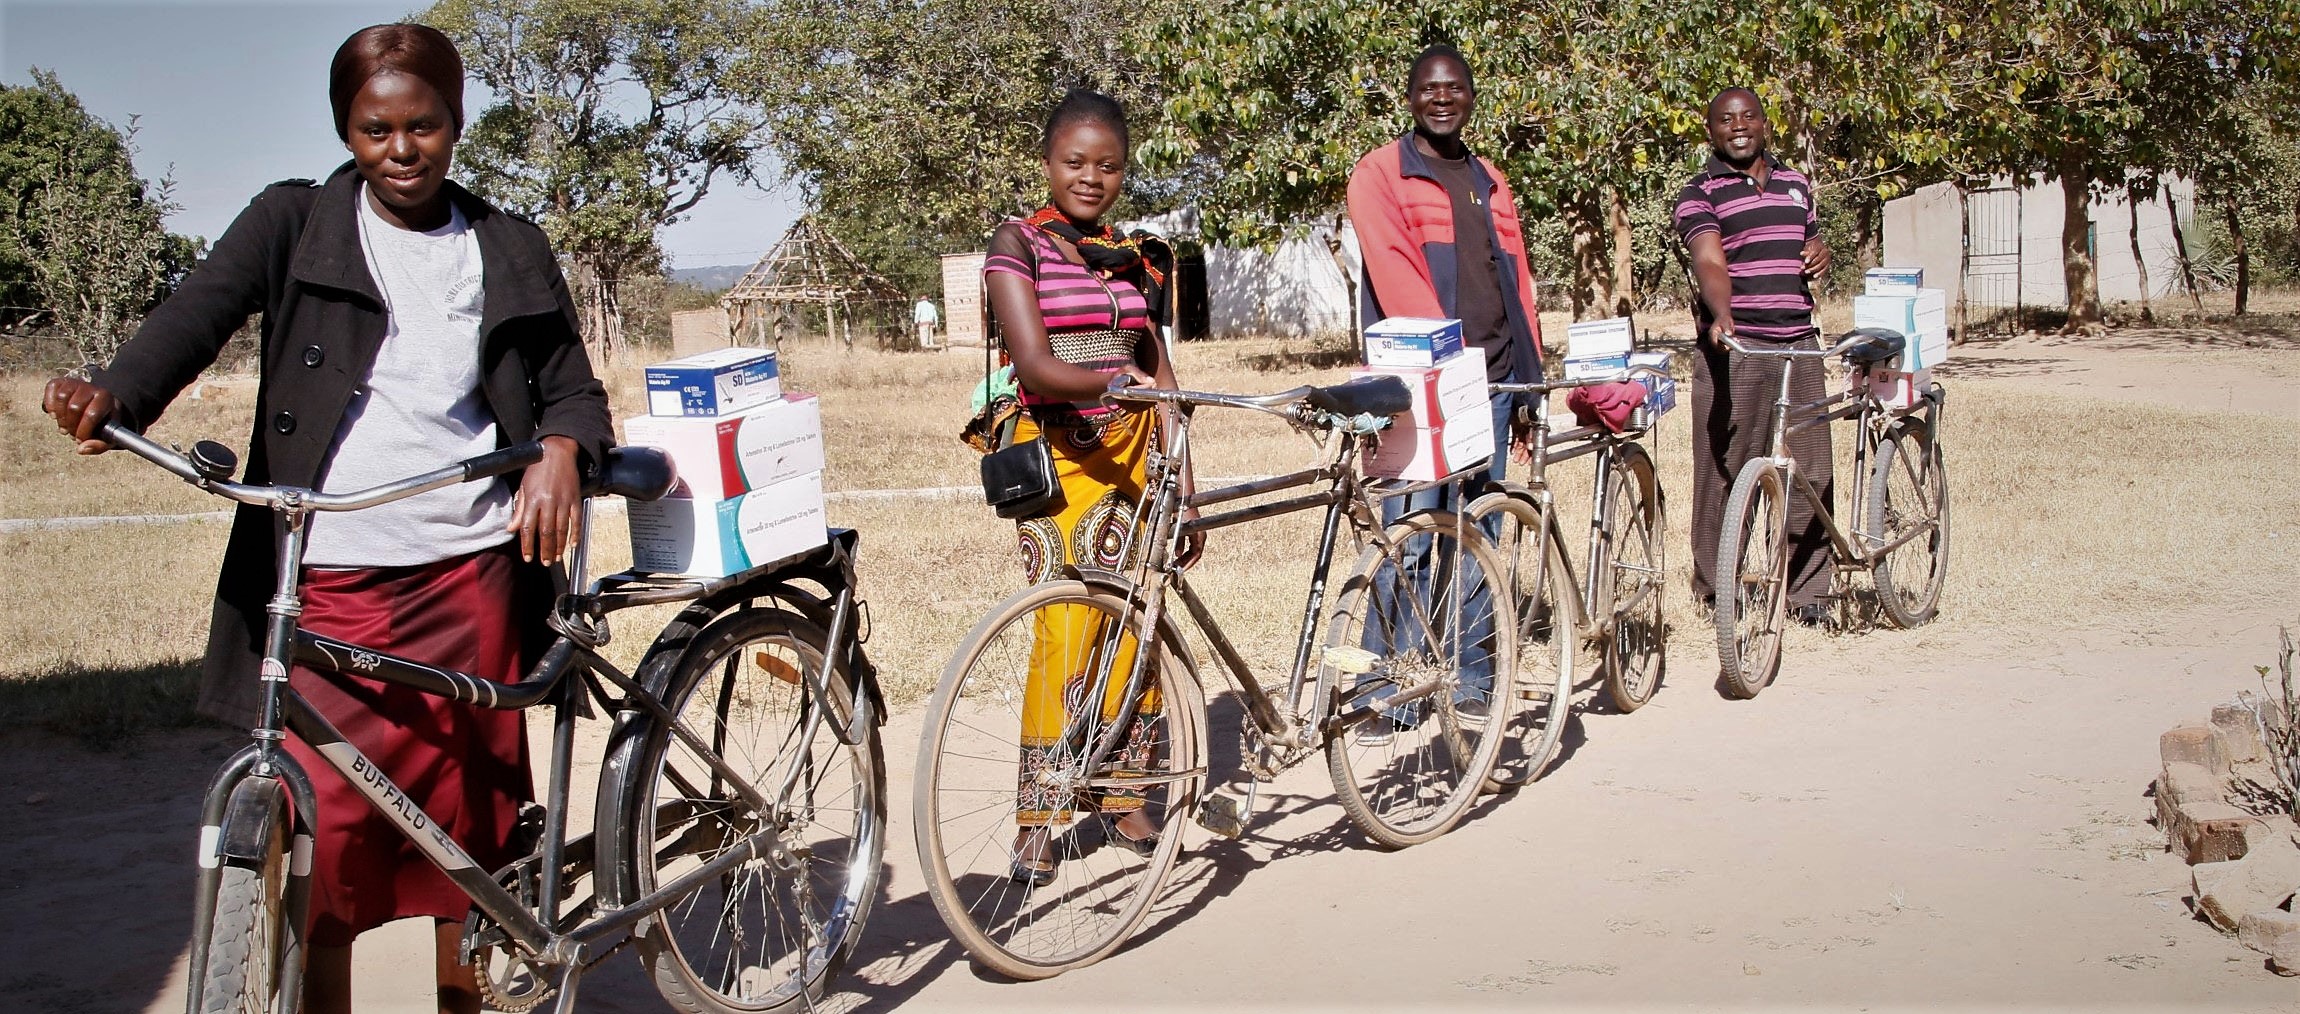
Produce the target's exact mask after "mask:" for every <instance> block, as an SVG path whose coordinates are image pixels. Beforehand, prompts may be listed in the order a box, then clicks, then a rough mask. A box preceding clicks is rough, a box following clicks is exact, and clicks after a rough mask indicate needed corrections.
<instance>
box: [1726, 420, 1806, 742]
mask: <svg viewBox="0 0 2300 1014" xmlns="http://www.w3.org/2000/svg"><path fill="white" fill-rule="evenodd" d="M1753 535H1754V536H1758V537H1757V538H1752V537H1751V536H1753ZM1751 550H1754V551H1755V553H1756V555H1755V557H1754V558H1752V557H1751V555H1750V551H1751ZM1713 573H1715V574H1716V575H1717V580H1718V581H1719V582H1720V584H1721V585H1722V586H1721V587H1719V588H1718V589H1717V606H1716V608H1717V667H1718V670H1719V675H1720V676H1722V677H1723V680H1724V685H1725V690H1726V692H1727V693H1728V694H1730V695H1732V696H1734V697H1738V698H1741V699H1743V700H1748V699H1750V698H1753V697H1755V696H1757V694H1758V693H1759V692H1760V691H1763V690H1764V689H1765V687H1766V686H1767V685H1768V684H1770V683H1772V682H1773V677H1774V675H1775V674H1776V673H1777V672H1778V671H1779V670H1780V666H1781V627H1782V623H1783V621H1784V620H1786V619H1787V615H1788V591H1789V505H1788V501H1787V498H1786V497H1785V496H1784V490H1783V489H1782V483H1781V472H1780V470H1779V469H1777V468H1775V467H1773V463H1772V462H1770V461H1766V460H1764V459H1761V458H1760V459H1758V460H1756V461H1751V462H1749V463H1748V464H1746V465H1743V466H1741V474H1740V476H1739V477H1737V478H1735V479H1734V480H1733V493H1732V495H1731V496H1729V497H1727V498H1726V500H1725V530H1724V531H1723V532H1720V533H1719V535H1718V539H1717V569H1716V570H1715V571H1714V572H1713Z"/></svg>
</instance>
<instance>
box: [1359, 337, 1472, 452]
mask: <svg viewBox="0 0 2300 1014" xmlns="http://www.w3.org/2000/svg"><path fill="white" fill-rule="evenodd" d="M1352 376H1353V377H1367V376H1389V377H1396V378H1398V379H1399V380H1403V381H1405V384H1406V389H1407V390H1408V391H1410V392H1412V394H1413V405H1412V407H1411V408H1409V409H1407V410H1406V411H1405V412H1402V413H1399V414H1398V415H1397V417H1396V418H1394V419H1393V420H1392V421H1391V422H1390V428H1389V429H1387V430H1384V431H1382V434H1381V438H1380V439H1379V440H1378V441H1377V442H1376V443H1375V445H1374V446H1373V447H1372V448H1370V449H1369V450H1368V451H1367V452H1366V458H1365V469H1366V474H1368V475H1374V476H1381V477H1385V478H1392V479H1410V480H1422V481H1426V480H1431V479H1442V478H1444V477H1446V476H1448V475H1452V474H1453V473H1455V472H1459V471H1461V470H1463V469H1465V468H1468V467H1470V466H1472V465H1475V464H1476V463H1478V462H1480V461H1484V460H1486V459H1488V458H1491V457H1492V456H1493V409H1492V400H1491V395H1490V394H1489V393H1488V392H1487V389H1486V378H1485V350H1483V349H1479V348H1476V347H1474V346H1473V347H1470V348H1465V349H1463V350H1462V351H1461V354H1460V355H1457V356H1454V357H1452V358H1450V359H1447V360H1446V361H1445V362H1442V363H1439V364H1438V365H1436V366H1434V367H1427V368H1404V367H1371V366H1369V367H1365V368H1362V369H1359V370H1356V371H1354V372H1353V373H1352Z"/></svg>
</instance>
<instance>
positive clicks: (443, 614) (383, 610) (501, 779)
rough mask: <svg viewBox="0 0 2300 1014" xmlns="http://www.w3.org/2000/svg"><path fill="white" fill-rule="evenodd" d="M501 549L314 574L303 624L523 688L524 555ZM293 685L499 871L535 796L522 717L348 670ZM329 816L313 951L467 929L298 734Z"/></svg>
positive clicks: (445, 893) (318, 847) (451, 897)
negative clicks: (438, 924) (416, 920)
mask: <svg viewBox="0 0 2300 1014" xmlns="http://www.w3.org/2000/svg"><path fill="white" fill-rule="evenodd" d="M508 550H509V547H506V548H505V549H503V550H495V551H489V552H484V553H474V554H471V555H469V556H460V557H455V558H453V559H448V560H442V561H440V562H438V563H431V564H425V565H422V566H415V567H379V568H373V569H367V570H307V571H305V572H304V612H303V620H302V623H303V627H304V629H306V630H310V631H312V632H314V633H319V634H325V635H327V636H329V637H336V638H341V639H343V640H345V641H349V642H351V643H353V644H356V645H360V646H361V647H366V648H373V649H375V650H377V651H382V652H387V653H390V654H393V655H398V656H400V657H402V658H406V659H410V660H413V661H417V662H422V663H425V664H427V665H434V666H439V667H442V668H446V669H453V670H457V671H460V672H466V673H470V674H472V675H474V676H479V677H482V678H485V679H490V680H496V681H499V682H517V681H518V680H519V679H520V678H521V676H522V675H523V663H524V661H525V659H524V658H523V656H524V655H525V654H526V653H525V652H523V651H522V650H521V648H522V644H523V643H524V642H526V641H527V638H523V637H522V633H523V632H524V627H523V624H525V623H526V622H527V621H528V618H529V616H531V615H534V614H531V613H529V612H528V611H527V610H525V609H523V608H522V602H524V601H529V600H531V599H532V596H531V595H523V594H522V589H521V587H520V585H521V582H520V569H521V568H520V564H519V560H518V557H517V556H516V555H514V553H513V552H510V551H508ZM288 685H289V686H292V687H294V688H295V690H296V691H297V692H298V693H301V694H302V695H303V696H304V699H305V700H308V701H310V702H311V704H312V707H314V708H316V709H318V710H319V712H320V714H322V715H325V716H327V720H328V721H329V722H331V723H333V724H334V725H335V727H336V728H337V729H338V730H340V731H342V733H343V737H344V739H346V740H348V741H349V742H350V743H351V745H353V746H355V747H357V748H359V752H361V753H363V754H366V755H367V757H368V759H369V760H371V761H374V762H375V765H376V767H377V768H379V769H380V770H382V771H383V772H384V773H385V774H386V775H388V776H390V778H391V780H392V781H393V782H394V783H396V784H397V785H398V786H399V787H400V788H401V789H403V790H405V791H406V792H407V795H408V798H410V799H411V800H413V801H415V802H416V803H417V804H418V805H420V806H421V807H422V808H423V810H424V812H425V813H428V814H430V815H431V816H432V818H433V819H435V820H436V821H438V823H439V825H440V826H441V827H443V828H445V829H446V831H447V832H448V834H450V835H452V836H453V837H454V838H455V841H456V843H457V844H459V845H462V846H463V848H464V850H465V851H468V852H470V853H471V857H472V859H473V860H475V861H476V862H478V863H479V865H480V866H481V867H482V868H484V869H488V870H494V869H497V868H499V867H501V866H503V865H504V864H505V863H508V862H509V861H511V860H512V859H513V858H516V857H514V856H512V855H510V854H509V849H508V848H507V847H506V843H507V842H508V840H509V838H510V834H511V830H512V825H513V823H514V822H515V821H516V820H517V819H518V816H519V806H520V804H521V803H523V802H526V801H527V800H529V799H532V798H534V788H533V781H532V779H531V778H530V777H529V775H528V769H527V734H526V727H525V724H524V722H523V721H522V718H521V714H520V713H519V712H516V711H491V710H488V709H484V708H477V707H473V706H470V705H465V704H459V703H456V702H454V701H450V700H447V699H445V698H440V697H433V696H430V695H428V694H424V693H421V692H419V691H416V690H413V689H410V688H407V687H400V686H394V685H391V684H387V683H382V682H378V681H376V680H371V679H367V678H365V677H361V676H354V675H350V674H347V673H332V672H331V673H322V672H318V671H316V670H313V669H309V668H306V667H304V666H300V665H299V666H296V667H295V668H294V670H293V671H292V673H291V674H290V675H289V677H288ZM287 746H288V750H289V751H290V752H291V753H293V754H294V756H295V758H296V760H297V761H298V762H300V763H301V764H302V765H303V768H304V770H305V771H307V772H310V774H311V780H312V789H313V791H314V793H315V794H316V795H317V797H318V799H317V802H318V804H319V819H318V821H317V824H316V834H315V841H314V842H313V846H314V848H313V854H312V902H311V907H312V923H311V937H310V940H311V942H312V944H314V945H316V946H321V947H343V946H348V945H350V943H351V942H352V938H353V937H356V936H358V935H359V934H361V933H363V932H366V931H367V930H370V929H374V928H375V927H377V926H381V925H383V924H384V923H387V922H390V921H392V920H395V919H403V918H407V917H410V916H432V917H435V918H441V919H461V918H463V917H464V916H465V915H466V914H467V913H469V912H470V910H471V900H470V899H469V898H467V897H465V896H464V894H463V892H462V891H460V890H458V889H457V888H456V887H455V886H454V885H453V884H452V883H450V882H449V881H448V879H447V877H446V875H445V874H442V873H440V872H439V870H438V868H437V867H435V866H433V865H432V864H431V861H430V860H428V859H426V858H424V856H423V854H422V853H421V852H418V851H416V848H415V846H413V845H411V844H409V843H408V841H407V839H406V838H405V837H404V836H402V835H401V834H400V833H399V829H398V827H397V826H396V825H394V824H392V823H391V821H390V820H389V819H388V818H386V817H384V816H383V815H382V814H380V813H377V812H376V811H375V807H374V806H373V805H371V804H370V803H369V802H368V801H367V797H365V796H363V795H361V794H360V793H359V791H358V790H357V789H354V788H352V786H351V785H350V784H349V783H347V782H345V781H344V780H343V777H342V776H341V775H338V774H336V772H335V769H334V768H331V767H329V766H328V765H327V763H326V762H325V761H323V760H322V759H320V757H319V756H318V755H317V754H316V753H315V752H314V751H313V750H312V749H311V747H310V746H309V745H307V744H305V743H304V742H303V741H302V740H301V739H300V738H297V737H294V736H290V737H289V738H288V744H287Z"/></svg>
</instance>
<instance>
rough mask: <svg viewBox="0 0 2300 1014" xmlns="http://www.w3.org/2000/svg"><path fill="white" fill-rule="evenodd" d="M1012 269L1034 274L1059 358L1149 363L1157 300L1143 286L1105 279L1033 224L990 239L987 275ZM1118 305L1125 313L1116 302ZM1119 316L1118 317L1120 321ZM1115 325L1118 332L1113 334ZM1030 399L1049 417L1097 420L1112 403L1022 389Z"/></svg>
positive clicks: (1012, 225)
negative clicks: (1146, 349)
mask: <svg viewBox="0 0 2300 1014" xmlns="http://www.w3.org/2000/svg"><path fill="white" fill-rule="evenodd" d="M1001 272H1003V273H1005V274H1009V275H1014V276H1017V277H1020V278H1027V279H1030V281H1031V284H1032V285H1033V286H1034V287H1035V288H1036V290H1037V292H1038V313H1039V316H1040V317H1041V319H1043V320H1044V321H1045V322H1046V339H1047V344H1048V345H1049V346H1051V347H1052V349H1053V351H1054V357H1055V358H1057V359H1060V360H1062V361H1063V362H1065V363H1069V364H1070V365H1072V366H1079V367H1084V368H1086V369H1089V370H1095V371H1098V372H1101V373H1117V372H1118V371H1119V370H1121V369H1124V368H1125V367H1126V366H1128V365H1137V366H1139V365H1144V364H1143V362H1142V349H1141V342H1143V341H1144V340H1146V339H1147V338H1148V337H1149V335H1150V304H1149V301H1148V300H1146V299H1144V298H1143V296H1142V290H1141V289H1140V288H1137V287H1136V286H1135V285H1134V283H1133V282H1131V281H1128V280H1127V279H1125V278H1122V277H1121V278H1112V279H1107V280H1103V279H1099V278H1097V277H1096V276H1095V274H1094V272H1093V271H1091V270H1089V269H1088V268H1087V267H1086V266H1085V265H1082V264H1074V263H1071V261H1070V259H1069V258H1067V257H1064V256H1063V254H1062V248H1061V247H1059V246H1057V245H1055V242H1054V239H1053V237H1051V236H1048V235H1047V234H1046V233H1045V232H1044V231H1043V230H1040V229H1039V228H1037V227H1036V226H1033V225H1030V224H1029V223H1027V222H1021V221H1010V222H1007V223H1006V224H1005V225H1002V226H999V227H998V231H997V232H996V233H995V234H993V235H992V236H991V238H990V250H989V252H988V254H987V255H986V256H985V257H984V258H983V263H982V273H983V275H984V276H985V277H987V276H989V275H991V274H993V273H1001ZM1113 301H1115V302H1116V304H1117V313H1116V314H1113V313H1112V312H1111V304H1112V302H1113ZM1113 318H1115V319H1113ZM1113 329H1115V330H1116V331H1117V332H1118V333H1117V334H1116V335H1112V334H1110V333H1109V332H1111V331H1112V330H1113ZM1022 403H1023V404H1024V405H1027V406H1029V407H1030V408H1031V409H1032V412H1033V414H1034V415H1036V416H1038V418H1039V420H1040V422H1041V423H1042V424H1043V423H1062V422H1070V421H1074V420H1071V419H1069V418H1066V417H1067V416H1068V414H1069V413H1075V414H1076V416H1078V417H1082V418H1081V419H1077V420H1075V421H1082V422H1089V423H1091V422H1095V421H1098V420H1099V419H1101V418H1102V417H1103V416H1104V415H1106V414H1108V413H1109V412H1110V411H1112V409H1111V408H1110V407H1109V406H1106V405H1103V404H1102V403H1100V402H1099V401H1088V402H1073V401H1066V400H1062V399H1056V398H1046V397H1042V396H1040V395H1037V394H1034V393H1032V392H1031V391H1030V389H1029V388H1028V387H1025V388H1024V389H1023V391H1022Z"/></svg>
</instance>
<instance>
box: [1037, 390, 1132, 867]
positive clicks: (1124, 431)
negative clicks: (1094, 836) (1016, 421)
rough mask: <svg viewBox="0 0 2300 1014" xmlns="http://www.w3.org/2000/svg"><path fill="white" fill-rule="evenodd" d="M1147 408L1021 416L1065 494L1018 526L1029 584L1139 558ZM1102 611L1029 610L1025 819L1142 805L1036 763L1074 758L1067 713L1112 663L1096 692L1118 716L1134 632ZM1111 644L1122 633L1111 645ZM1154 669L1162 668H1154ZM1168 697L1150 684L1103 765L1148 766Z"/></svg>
mask: <svg viewBox="0 0 2300 1014" xmlns="http://www.w3.org/2000/svg"><path fill="white" fill-rule="evenodd" d="M1157 431H1158V426H1157V416H1156V414H1155V413H1152V412H1127V411H1119V412H1112V413H1109V414H1108V415H1106V416H1104V417H1103V418H1102V419H1101V420H1098V421H1096V422H1091V423H1087V422H1081V423H1078V424H1073V425H1053V424H1050V425H1047V426H1046V427H1045V428H1043V429H1042V428H1041V426H1040V423H1039V421H1038V420H1036V419H1034V418H1032V417H1031V416H1030V415H1028V414H1025V415H1024V416H1023V418H1022V421H1021V424H1020V425H1019V426H1018V427H1017V428H1016V430H1015V434H1014V439H1015V441H1016V442H1021V441H1025V440H1029V439H1032V438H1034V437H1037V436H1040V435H1041V434H1043V435H1044V436H1045V437H1046V439H1047V442H1048V444H1049V445H1050V448H1051V450H1052V451H1053V458H1054V472H1055V478H1056V480H1057V481H1058V482H1059V483H1060V484H1061V486H1062V499H1061V500H1060V501H1059V502H1058V503H1056V504H1053V505H1050V506H1048V508H1047V511H1046V513H1044V514H1041V515H1040V516H1038V517H1032V518H1024V519H1022V520H1021V521H1020V522H1017V524H1016V534H1017V536H1018V538H1019V541H1020V543H1021V550H1022V567H1023V574H1024V576H1026V577H1027V578H1028V579H1029V581H1030V583H1032V584H1036V583H1038V582H1040V581H1045V580H1049V579H1052V578H1055V577H1059V576H1060V575H1061V573H1062V568H1063V566H1064V565H1071V566H1078V567H1093V568H1099V569H1102V570H1111V571H1123V570H1125V569H1126V568H1127V567H1128V566H1130V565H1132V564H1133V562H1134V550H1135V542H1136V541H1137V540H1136V538H1135V535H1136V533H1135V530H1134V515H1135V508H1136V505H1137V504H1138V503H1139V502H1140V501H1141V498H1142V487H1143V484H1144V480H1145V476H1146V474H1147V471H1148V466H1149V458H1150V448H1151V445H1152V443H1153V442H1154V441H1155V440H1156V439H1157ZM1109 622H1110V621H1109V620H1108V618H1107V614H1105V613H1103V612H1101V611H1099V610H1096V609H1091V608H1088V607H1086V606H1048V607H1045V608H1042V609H1040V610H1039V611H1038V613H1037V615H1036V617H1035V618H1034V620H1033V630H1032V635H1033V639H1032V645H1031V658H1030V672H1029V674H1028V681H1027V682H1026V683H1025V685H1024V690H1023V698H1022V763H1021V766H1020V768H1019V770H1018V772H1017V782H1016V784H1017V791H1018V794H1019V796H1020V800H1019V806H1018V808H1017V818H1016V819H1017V820H1018V822H1019V823H1021V824H1022V825H1023V826H1025V827H1042V826H1046V825H1049V824H1066V823H1068V822H1069V821H1070V819H1071V814H1072V811H1073V810H1074V809H1076V808H1079V807H1092V808H1093V809H1095V810H1098V811H1100V812H1102V813H1108V814H1123V813H1128V812H1131V811H1133V810H1137V809H1140V808H1141V807H1142V805H1143V798H1142V795H1141V793H1140V792H1138V791H1126V790H1116V789H1113V790H1108V791H1101V792H1094V793H1088V794H1086V795H1085V796H1084V797H1083V798H1081V797H1079V796H1075V795H1068V796H1067V798H1065V796H1066V795H1067V794H1066V793H1064V792H1062V791H1061V790H1059V789H1056V788H1054V787H1052V786H1049V785H1046V784H1044V783H1043V782H1042V781H1040V780H1039V779H1038V778H1037V777H1035V776H1036V775H1037V773H1038V772H1040V771H1043V770H1045V769H1046V768H1048V767H1067V764H1066V763H1065V762H1066V761H1070V760H1072V759H1073V756H1072V751H1073V750H1075V749H1077V748H1076V747H1073V746H1069V745H1066V744H1064V743H1063V742H1062V738H1063V735H1062V734H1063V730H1064V727H1065V726H1066V725H1067V724H1068V722H1069V719H1070V716H1072V715H1073V714H1075V713H1077V710H1078V709H1079V708H1081V707H1083V706H1084V705H1085V696H1086V694H1087V693H1088V692H1089V691H1090V690H1091V689H1092V686H1093V681H1094V676H1095V673H1096V672H1098V671H1101V670H1102V669H1103V668H1104V667H1105V663H1106V662H1107V668H1108V671H1109V672H1110V673H1111V674H1112V677H1111V679H1110V681H1109V685H1108V687H1107V689H1106V690H1105V692H1104V694H1103V699H1102V702H1101V710H1102V718H1103V720H1104V721H1106V722H1114V721H1117V720H1118V718H1119V716H1118V708H1119V706H1120V705H1121V704H1123V703H1124V700H1125V691H1126V676H1127V674H1129V673H1131V672H1132V671H1133V667H1134V652H1135V648H1136V643H1135V638H1134V637H1133V636H1132V635H1125V636H1119V637H1115V638H1113V637H1111V636H1109V635H1110V633H1111V632H1110V631H1109V630H1107V629H1106V628H1107V626H1108V624H1109ZM1113 642H1115V643H1113ZM1153 678H1155V671H1154V670H1153ZM1163 708H1164V702H1163V701H1161V700H1160V699H1159V696H1158V691H1157V688H1156V686H1155V685H1153V686H1152V687H1151V689H1150V690H1149V691H1148V692H1147V693H1145V694H1144V695H1143V697H1142V702H1141V704H1140V705H1139V706H1137V707H1136V708H1135V712H1134V714H1133V715H1132V716H1129V717H1128V722H1129V725H1130V727H1129V729H1128V730H1127V737H1126V739H1125V741H1124V742H1123V743H1122V744H1121V745H1120V746H1119V748H1118V750H1117V752H1116V754H1115V755H1114V756H1112V757H1111V758H1110V760H1109V762H1108V764H1107V767H1108V768H1109V769H1110V770H1109V772H1108V773H1109V774H1111V775H1115V776H1120V777H1124V776H1128V775H1138V774H1141V773H1143V771H1144V769H1146V768H1148V767H1149V766H1150V764H1151V761H1152V759H1153V757H1154V755H1155V752H1156V750H1157V748H1158V742H1157V741H1158V740H1159V739H1160V738H1162V737H1163V736H1164V734H1165V723H1164V722H1161V721H1159V718H1160V716H1161V714H1162V712H1163Z"/></svg>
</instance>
